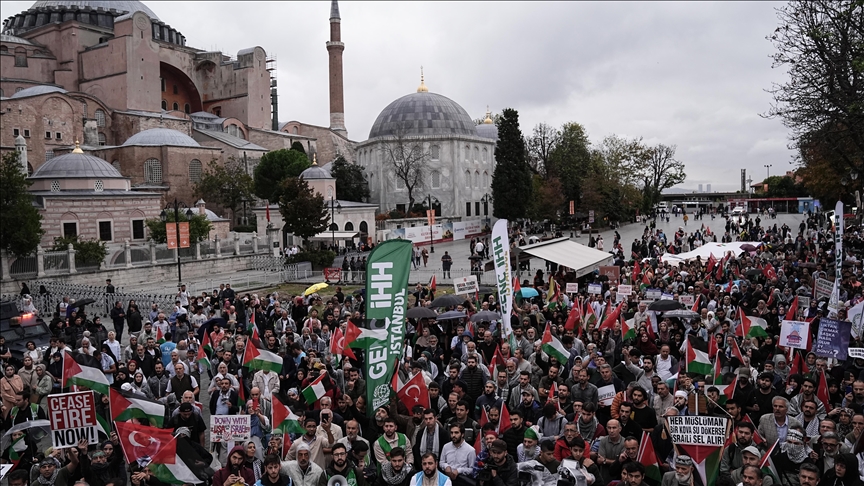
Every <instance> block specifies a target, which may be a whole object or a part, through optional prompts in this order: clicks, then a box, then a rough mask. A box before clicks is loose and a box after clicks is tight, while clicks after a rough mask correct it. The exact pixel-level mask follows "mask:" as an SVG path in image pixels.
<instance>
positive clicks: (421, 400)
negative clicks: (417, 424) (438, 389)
mask: <svg viewBox="0 0 864 486" xmlns="http://www.w3.org/2000/svg"><path fill="white" fill-rule="evenodd" d="M396 395H397V396H398V397H399V400H402V403H403V404H405V408H407V409H408V411H409V412H410V411H411V409H412V408H414V407H415V406H416V405H421V406H422V407H423V408H424V409H425V408H429V389H428V388H426V382H425V381H424V380H423V373H422V372H420V373H417V374H416V375H414V376H413V377H411V379H410V380H408V382H407V383H405V385H403V386H402V388H400V389H399V391H398V392H397V393H396Z"/></svg>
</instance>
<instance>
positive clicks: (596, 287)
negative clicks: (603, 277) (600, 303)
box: [588, 284, 603, 295]
mask: <svg viewBox="0 0 864 486" xmlns="http://www.w3.org/2000/svg"><path fill="white" fill-rule="evenodd" d="M588 293H589V294H595V295H600V294H602V293H603V285H601V284H588Z"/></svg>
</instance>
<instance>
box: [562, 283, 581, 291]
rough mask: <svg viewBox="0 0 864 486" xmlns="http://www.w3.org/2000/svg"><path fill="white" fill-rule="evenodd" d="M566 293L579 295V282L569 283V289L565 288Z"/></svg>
mask: <svg viewBox="0 0 864 486" xmlns="http://www.w3.org/2000/svg"><path fill="white" fill-rule="evenodd" d="M565 292H567V293H568V294H576V293H579V283H578V282H567V287H566V288H565Z"/></svg>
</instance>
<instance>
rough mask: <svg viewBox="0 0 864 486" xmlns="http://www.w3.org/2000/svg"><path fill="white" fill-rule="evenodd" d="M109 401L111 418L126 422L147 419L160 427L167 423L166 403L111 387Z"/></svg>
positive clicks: (151, 423) (154, 425)
mask: <svg viewBox="0 0 864 486" xmlns="http://www.w3.org/2000/svg"><path fill="white" fill-rule="evenodd" d="M108 402H109V406H110V410H111V420H113V421H115V422H126V421H128V420H129V419H133V418H136V419H139V420H146V421H147V422H149V423H150V425H152V426H153V427H159V428H160V429H161V428H162V427H164V425H165V405H164V404H162V403H160V402H157V401H155V400H150V399H147V398H144V397H143V396H140V395H137V394H135V393H129V392H124V391H117V390H115V389H113V388H111V389H109V393H108Z"/></svg>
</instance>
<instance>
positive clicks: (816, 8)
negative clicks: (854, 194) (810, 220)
mask: <svg viewBox="0 0 864 486" xmlns="http://www.w3.org/2000/svg"><path fill="white" fill-rule="evenodd" d="M777 19H778V21H779V25H778V27H777V28H776V29H775V30H774V32H773V33H772V34H771V35H769V36H768V37H767V39H768V41H769V42H771V43H772V44H773V45H774V48H775V53H774V55H773V67H774V68H779V69H781V70H782V71H783V72H784V73H788V76H789V79H788V80H787V81H786V82H783V83H775V84H774V85H773V86H772V88H771V89H769V90H768V91H769V93H771V95H772V96H773V98H774V103H773V104H772V106H771V109H770V110H769V111H768V113H767V114H766V116H768V117H775V118H780V119H781V120H783V124H784V125H785V126H786V127H787V128H789V130H790V131H791V138H792V140H793V143H794V144H795V145H796V146H797V147H798V148H799V150H800V155H801V162H803V163H804V164H805V165H807V164H810V163H814V164H816V165H820V166H824V165H825V164H830V165H832V166H834V167H835V170H834V171H832V172H837V173H839V174H843V175H847V174H850V173H851V172H852V171H855V172H857V173H858V174H861V175H864V102H862V100H864V2H862V1H861V0H806V1H804V0H795V1H791V2H789V3H788V4H786V5H784V6H782V7H780V8H778V9H777ZM814 151H815V152H816V158H813V157H812V155H813V152H814ZM814 195H815V194H814ZM836 197H837V196H836V195H835V196H834V199H835V200H836ZM822 202H823V204H824V203H825V201H822Z"/></svg>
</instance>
